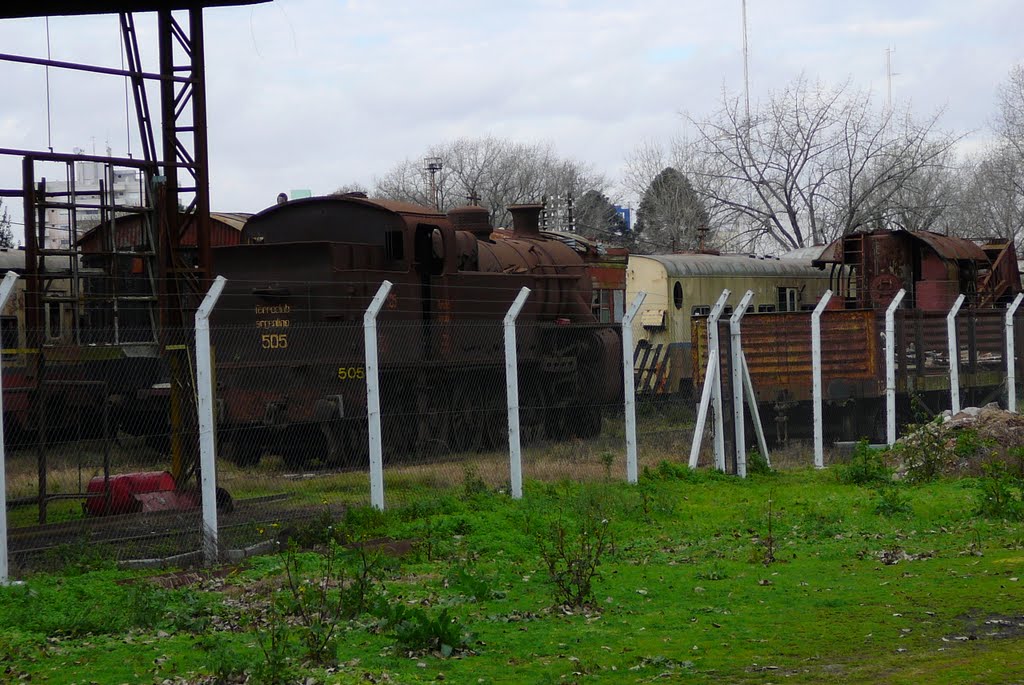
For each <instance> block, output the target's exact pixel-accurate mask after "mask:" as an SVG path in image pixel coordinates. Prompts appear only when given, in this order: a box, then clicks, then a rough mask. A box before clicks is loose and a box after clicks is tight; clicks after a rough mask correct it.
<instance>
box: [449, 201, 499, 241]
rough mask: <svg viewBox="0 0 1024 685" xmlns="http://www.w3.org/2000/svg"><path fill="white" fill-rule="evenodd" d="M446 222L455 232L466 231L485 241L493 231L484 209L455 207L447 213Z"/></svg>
mask: <svg viewBox="0 0 1024 685" xmlns="http://www.w3.org/2000/svg"><path fill="white" fill-rule="evenodd" d="M448 221H450V222H452V226H453V227H454V228H455V230H456V231H468V232H470V233H472V234H473V235H475V236H476V237H477V238H479V239H481V240H487V238H489V237H490V235H491V231H493V230H494V229H493V228H492V227H491V213H490V212H488V211H487V209H486V208H485V207H456V208H454V209H452V210H450V211H449V212H448Z"/></svg>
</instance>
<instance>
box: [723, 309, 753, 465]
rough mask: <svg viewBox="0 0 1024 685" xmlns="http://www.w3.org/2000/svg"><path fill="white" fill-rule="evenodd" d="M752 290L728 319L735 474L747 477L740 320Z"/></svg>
mask: <svg viewBox="0 0 1024 685" xmlns="http://www.w3.org/2000/svg"><path fill="white" fill-rule="evenodd" d="M752 299H754V291H753V290H748V291H747V292H746V294H745V295H743V299H742V300H740V303H739V305H737V306H736V309H735V310H733V313H732V317H731V318H730V319H729V333H730V335H731V336H732V412H733V421H734V423H735V424H736V425H735V431H736V475H738V476H739V477H740V478H746V477H747V445H746V441H747V436H746V431H745V427H744V425H743V421H744V419H743V341H742V340H741V339H740V322H741V321H742V320H743V315H744V314H746V313H747V307H749V306H750V301H751V300H752Z"/></svg>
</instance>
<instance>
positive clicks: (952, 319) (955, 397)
mask: <svg viewBox="0 0 1024 685" xmlns="http://www.w3.org/2000/svg"><path fill="white" fill-rule="evenodd" d="M963 303H964V296H963V293H961V294H960V295H959V296H958V297H957V298H956V302H954V303H953V308H952V309H950V310H949V314H947V315H946V337H947V338H948V339H949V397H950V404H951V406H952V408H953V413H954V414H957V413H959V412H960V345H958V344H957V340H956V315H957V312H959V311H960V306H961V305H963Z"/></svg>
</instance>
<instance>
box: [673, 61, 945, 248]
mask: <svg viewBox="0 0 1024 685" xmlns="http://www.w3.org/2000/svg"><path fill="white" fill-rule="evenodd" d="M687 119H688V121H689V123H690V124H692V126H693V128H694V130H695V139H694V141H693V143H692V144H690V145H688V146H687V148H686V150H685V151H683V152H682V154H681V155H680V156H681V157H683V162H682V170H683V172H684V173H685V174H686V175H687V177H689V178H690V179H692V181H693V183H694V186H695V189H696V190H697V192H698V193H700V194H702V195H703V196H704V197H705V200H706V201H707V203H708V204H709V206H710V207H713V209H712V212H713V213H723V214H724V215H726V216H727V217H728V221H729V223H731V224H732V225H733V226H734V227H735V230H736V232H737V233H738V234H739V235H740V236H741V237H742V236H744V235H745V236H746V237H747V238H748V239H750V240H753V241H757V240H763V239H765V238H768V239H769V240H770V241H771V242H773V243H775V244H777V245H778V246H781V247H783V248H785V249H792V248H797V247H803V246H805V245H809V244H820V243H823V242H826V241H828V240H831V239H833V238H835V237H837V236H839V235H843V234H846V233H849V232H852V231H855V230H857V229H859V228H862V227H864V226H867V225H869V224H872V223H877V222H879V221H881V222H890V221H892V219H893V218H894V217H895V216H896V215H897V214H898V210H899V209H900V208H899V206H898V203H897V199H898V196H899V195H900V193H901V192H902V191H904V190H906V189H907V188H908V186H909V185H910V183H911V182H912V181H913V180H914V179H916V178H917V177H918V175H919V174H921V173H923V172H925V171H927V170H933V169H936V168H941V167H942V165H943V164H944V162H945V158H946V155H947V154H948V152H949V150H950V149H951V148H952V146H953V145H954V143H955V142H956V140H957V139H956V138H955V137H953V136H952V135H950V134H948V133H944V132H941V131H939V130H938V128H937V126H938V115H936V116H934V117H932V118H930V119H927V120H925V121H923V122H918V121H916V120H915V119H914V118H913V117H912V116H910V114H909V112H904V113H902V114H900V115H897V114H896V113H894V112H891V111H884V112H879V111H877V110H876V109H875V108H873V107H872V103H871V98H870V96H869V95H867V94H864V93H860V92H856V91H852V90H851V89H850V87H849V84H848V83H846V84H842V85H840V86H838V87H835V88H827V87H825V86H823V85H822V84H820V83H818V84H811V83H809V82H808V81H807V80H806V79H805V78H804V77H800V78H798V79H797V80H796V81H794V82H793V83H792V84H790V85H789V86H787V87H786V88H784V89H783V90H782V91H780V92H777V93H773V94H772V95H771V97H770V98H769V100H768V102H767V103H766V104H764V105H763V106H761V107H758V108H757V109H756V110H754V111H753V112H752V113H751V115H750V117H749V119H748V118H747V116H746V113H745V109H744V107H743V105H742V104H741V102H740V100H739V98H736V97H730V96H728V95H727V94H724V93H723V98H722V105H721V107H720V109H719V110H718V111H717V112H715V114H714V115H712V116H711V117H708V118H706V119H696V118H693V117H689V116H687Z"/></svg>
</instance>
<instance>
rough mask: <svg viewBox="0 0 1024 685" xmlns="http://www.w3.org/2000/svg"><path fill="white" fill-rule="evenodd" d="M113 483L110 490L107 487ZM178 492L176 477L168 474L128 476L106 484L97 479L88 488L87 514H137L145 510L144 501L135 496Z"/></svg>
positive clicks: (148, 473) (100, 478) (159, 472)
mask: <svg viewBox="0 0 1024 685" xmlns="http://www.w3.org/2000/svg"><path fill="white" fill-rule="evenodd" d="M104 483H109V484H110V487H109V488H104ZM169 490H174V476H172V475H171V474H170V473H168V472H167V471H149V472H146V473H124V474H121V475H118V476H111V477H110V480H109V481H105V480H104V478H103V476H96V477H95V478H93V479H92V480H90V481H89V486H88V487H87V488H86V493H87V496H88V498H87V499H86V500H85V513H86V514H88V515H90V516H104V515H108V514H133V513H136V512H139V511H142V502H140V501H139V500H138V499H137V498H136V497H135V495H137V494H141V493H146V492H167V491H169Z"/></svg>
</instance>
